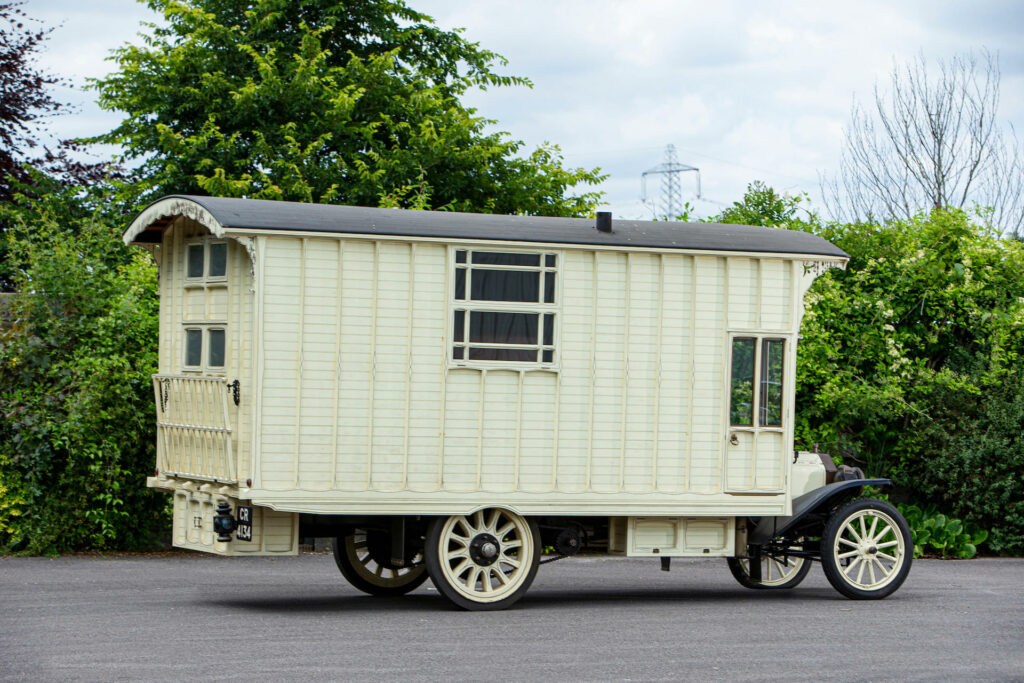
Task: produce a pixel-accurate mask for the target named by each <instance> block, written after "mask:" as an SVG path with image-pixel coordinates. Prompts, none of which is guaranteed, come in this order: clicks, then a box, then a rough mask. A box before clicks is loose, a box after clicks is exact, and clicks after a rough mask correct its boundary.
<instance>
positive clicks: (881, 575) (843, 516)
mask: <svg viewBox="0 0 1024 683" xmlns="http://www.w3.org/2000/svg"><path fill="white" fill-rule="evenodd" d="M912 539H913V537H912V536H911V534H910V527H909V526H908V525H907V522H906V520H904V519H903V516H902V515H901V514H900V513H899V511H897V510H896V508H894V507H893V506H892V505H889V504H888V503H886V502H884V501H881V500H875V499H873V498H861V499H858V500H852V501H850V502H848V503H846V504H844V505H842V506H840V507H839V509H838V510H836V511H835V512H834V513H833V514H832V516H831V517H829V519H828V521H827V522H826V523H825V531H824V533H823V534H822V538H821V566H822V568H823V569H824V570H825V576H826V577H827V578H828V581H829V583H831V584H832V587H833V588H835V589H836V590H837V591H839V592H840V593H842V594H843V595H845V596H846V597H848V598H852V599H854V600H877V599H880V598H884V597H886V596H887V595H890V594H891V593H893V592H894V591H895V590H896V589H897V588H899V587H900V586H901V585H902V584H903V582H904V581H905V580H906V578H907V574H909V573H910V563H911V560H912V558H913V550H914V542H913V540H912Z"/></svg>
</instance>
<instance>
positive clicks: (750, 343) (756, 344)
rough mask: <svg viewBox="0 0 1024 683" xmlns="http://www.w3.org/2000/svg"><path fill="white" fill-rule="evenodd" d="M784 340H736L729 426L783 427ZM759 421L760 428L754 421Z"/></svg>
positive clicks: (730, 386)
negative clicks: (755, 419)
mask: <svg viewBox="0 0 1024 683" xmlns="http://www.w3.org/2000/svg"><path fill="white" fill-rule="evenodd" d="M785 344H786V342H785V340H784V339H770V338H764V337H734V338H733V340H732V368H731V374H730V378H731V379H730V383H729V389H730V400H729V424H730V425H732V426H734V427H755V426H756V427H781V426H782V372H783V361H784V353H785ZM755 416H756V418H757V424H756V425H755V423H754V418H755Z"/></svg>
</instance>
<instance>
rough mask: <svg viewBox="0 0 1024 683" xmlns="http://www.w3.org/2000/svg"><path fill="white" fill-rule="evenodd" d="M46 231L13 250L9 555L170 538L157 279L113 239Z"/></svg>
mask: <svg viewBox="0 0 1024 683" xmlns="http://www.w3.org/2000/svg"><path fill="white" fill-rule="evenodd" d="M77 228H78V229H77V231H71V230H67V229H62V228H60V227H58V226H57V225H56V224H55V223H54V222H52V221H49V220H44V219H41V218H40V219H38V220H36V221H33V222H31V223H29V222H24V221H23V222H22V223H21V225H20V228H17V229H16V231H15V232H16V234H15V239H13V240H12V250H13V252H14V255H15V256H16V258H17V261H18V262H19V263H22V264H27V265H26V267H24V268H23V269H22V271H21V272H20V273H19V274H18V275H17V277H16V281H17V284H18V287H19V290H20V295H19V296H17V297H16V298H15V303H14V305H13V313H14V316H15V318H16V324H15V329H14V330H13V331H11V333H9V334H7V335H5V337H4V338H3V339H2V340H0V416H2V421H0V548H2V549H3V550H5V551H17V552H27V553H55V552H60V551H66V550H74V549H80V548H133V547H135V548H137V547H140V546H144V545H147V544H149V543H151V542H152V534H153V532H155V531H156V530H159V531H161V532H163V531H164V530H165V529H166V524H165V522H166V512H165V508H166V499H165V497H164V496H161V495H158V494H155V493H153V492H152V491H150V490H148V489H146V488H145V481H144V478H145V476H146V474H147V472H148V471H149V470H150V469H151V468H152V466H153V462H154V453H153V451H154V443H155V435H154V429H155V428H154V421H155V417H154V408H153V397H152V388H151V385H150V379H149V376H150V374H151V373H152V372H154V371H155V366H156V334H157V320H158V316H157V311H158V308H157V306H158V304H157V299H156V271H155V267H154V266H153V264H152V262H151V259H150V258H149V256H148V255H146V254H143V253H138V252H132V251H129V250H128V249H127V248H126V247H125V246H124V245H122V244H121V243H120V240H119V239H118V237H117V234H116V230H115V229H114V228H112V227H111V226H109V225H105V224H103V222H102V221H98V220H96V221H84V222H82V223H81V224H80V225H79V226H77Z"/></svg>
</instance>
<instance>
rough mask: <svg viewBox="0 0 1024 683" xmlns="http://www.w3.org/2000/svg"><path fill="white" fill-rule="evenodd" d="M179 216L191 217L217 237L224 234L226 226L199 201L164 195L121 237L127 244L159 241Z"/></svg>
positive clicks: (144, 211) (136, 218) (134, 221)
mask: <svg viewBox="0 0 1024 683" xmlns="http://www.w3.org/2000/svg"><path fill="white" fill-rule="evenodd" d="M178 216H185V217H187V218H191V219H192V220H194V221H196V222H197V223H200V224H202V225H203V226H204V227H206V228H207V229H208V230H209V231H210V232H212V233H213V234H214V235H216V236H217V237H223V236H224V226H223V225H221V224H220V221H218V220H217V219H216V218H214V217H213V214H212V213H210V212H209V211H207V210H206V209H205V208H204V207H203V206H202V205H201V204H199V203H198V202H196V201H194V200H192V199H188V198H186V197H164V198H163V199H159V200H157V201H155V202H153V203H152V204H150V205H149V206H147V207H146V208H145V209H143V211H142V213H140V214H139V215H138V216H136V217H135V220H133V221H132V222H131V225H129V226H128V229H127V230H125V231H124V234H123V235H122V236H121V239H122V240H123V241H124V243H125V244H132V243H133V242H137V243H152V242H159V241H160V233H162V232H163V230H164V228H166V227H167V226H168V225H169V224H170V223H171V221H173V220H174V219H175V218H177V217H178Z"/></svg>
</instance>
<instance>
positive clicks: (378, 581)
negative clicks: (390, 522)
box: [345, 529, 426, 588]
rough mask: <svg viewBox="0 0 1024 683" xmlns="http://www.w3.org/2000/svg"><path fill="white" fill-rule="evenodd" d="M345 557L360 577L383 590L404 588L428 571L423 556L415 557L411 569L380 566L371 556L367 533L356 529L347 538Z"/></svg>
mask: <svg viewBox="0 0 1024 683" xmlns="http://www.w3.org/2000/svg"><path fill="white" fill-rule="evenodd" d="M345 555H346V556H348V560H349V564H350V565H351V566H352V568H353V569H355V571H356V573H357V574H359V576H360V577H362V578H363V579H365V580H366V581H368V582H369V583H372V584H373V585H375V586H381V587H382V588H393V587H398V586H404V585H405V584H407V583H409V582H410V581H413V580H415V579H416V578H417V577H418V576H419V575H420V574H422V573H423V572H425V571H426V565H424V564H423V557H422V555H417V556H416V557H414V558H413V560H412V565H411V566H409V567H399V568H398V569H392V568H391V567H386V566H384V565H382V564H379V563H378V562H377V561H376V560H374V559H373V556H372V555H371V554H370V548H369V544H368V543H367V540H366V531H364V530H362V529H356V531H355V533H354V534H352V535H350V536H346V537H345Z"/></svg>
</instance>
